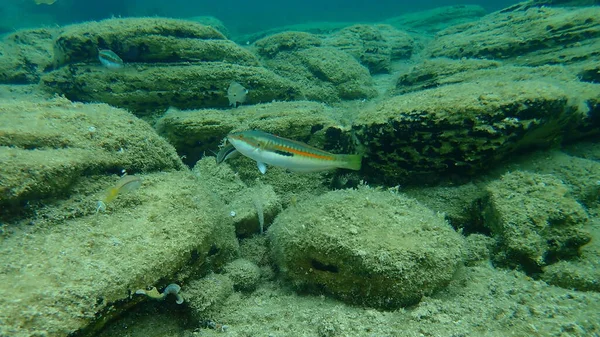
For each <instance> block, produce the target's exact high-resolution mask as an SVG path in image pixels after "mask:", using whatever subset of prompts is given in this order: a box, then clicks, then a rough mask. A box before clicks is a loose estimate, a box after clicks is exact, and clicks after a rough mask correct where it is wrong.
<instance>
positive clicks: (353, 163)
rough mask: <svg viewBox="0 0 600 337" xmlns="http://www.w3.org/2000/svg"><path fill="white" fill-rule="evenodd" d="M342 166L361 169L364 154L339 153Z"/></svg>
mask: <svg viewBox="0 0 600 337" xmlns="http://www.w3.org/2000/svg"><path fill="white" fill-rule="evenodd" d="M339 161H340V163H341V164H340V168H345V169H349V170H355V171H358V170H360V166H361V163H362V155H360V154H341V155H339Z"/></svg>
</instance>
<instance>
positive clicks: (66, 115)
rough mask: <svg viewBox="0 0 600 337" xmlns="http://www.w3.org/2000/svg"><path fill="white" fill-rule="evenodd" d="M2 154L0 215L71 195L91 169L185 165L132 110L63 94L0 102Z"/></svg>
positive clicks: (133, 169)
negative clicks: (37, 99)
mask: <svg viewBox="0 0 600 337" xmlns="http://www.w3.org/2000/svg"><path fill="white" fill-rule="evenodd" d="M0 158H1V160H0V161H1V162H2V165H0V181H2V184H0V205H1V206H0V207H1V209H2V210H1V211H0V214H1V215H2V216H6V215H7V214H8V213H12V212H22V211H25V208H23V207H22V206H23V205H25V204H27V203H29V202H31V203H38V202H40V200H43V199H46V198H52V197H63V196H67V195H69V194H70V193H72V190H71V189H72V185H73V184H74V183H76V182H77V181H78V180H79V179H81V178H83V177H86V176H89V175H94V174H107V173H113V174H121V170H126V171H127V172H128V173H130V174H136V173H140V172H149V171H158V170H170V169H182V168H183V164H182V163H181V160H180V159H179V158H178V156H177V153H176V152H175V150H174V149H173V147H172V146H171V145H169V144H168V143H167V142H166V141H165V140H164V139H162V138H161V137H160V136H158V135H157V134H156V133H155V131H154V130H153V129H152V128H151V127H150V126H149V125H148V124H146V123H144V122H143V121H141V120H139V119H137V118H135V117H134V116H133V115H131V114H130V113H128V112H126V111H124V110H120V109H116V108H113V107H110V106H108V105H105V104H81V103H72V102H70V101H68V100H66V99H60V98H59V99H56V100H53V101H41V102H28V101H19V100H14V101H4V102H2V103H0Z"/></svg>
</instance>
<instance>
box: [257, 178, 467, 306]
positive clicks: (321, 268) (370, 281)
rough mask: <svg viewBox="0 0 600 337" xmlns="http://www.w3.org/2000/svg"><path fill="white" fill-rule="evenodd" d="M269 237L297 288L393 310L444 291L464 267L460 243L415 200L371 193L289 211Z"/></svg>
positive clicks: (336, 196) (323, 199) (333, 196)
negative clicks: (460, 267) (456, 272)
mask: <svg viewBox="0 0 600 337" xmlns="http://www.w3.org/2000/svg"><path fill="white" fill-rule="evenodd" d="M268 233H269V235H270V238H271V240H272V249H273V257H274V259H275V261H276V262H277V264H278V266H279V268H280V269H281V272H282V273H283V274H284V275H285V276H286V277H287V278H288V279H289V280H290V281H291V282H292V283H293V284H294V285H295V286H297V287H299V288H300V289H303V290H308V291H310V292H313V293H320V292H322V291H324V292H326V293H330V294H332V295H334V296H335V297H338V298H340V299H342V300H344V301H347V302H351V303H356V304H361V305H368V306H375V307H381V308H387V309H393V308H397V307H400V306H406V305H410V304H414V303H417V302H419V300H420V299H421V297H422V296H426V295H431V294H432V293H434V292H435V291H437V290H440V289H442V288H443V287H444V286H446V284H447V283H448V282H449V281H450V280H451V279H452V277H453V274H454V272H455V270H456V268H457V266H458V265H459V264H460V263H461V247H462V239H461V237H460V236H459V235H458V234H457V233H456V232H454V230H453V229H452V227H450V226H449V225H448V223H447V222H446V221H445V220H444V218H443V215H441V214H436V213H434V212H432V211H431V210H429V209H427V208H425V207H424V206H422V205H420V204H419V203H417V202H416V201H414V200H412V199H409V198H406V197H404V196H402V195H398V194H394V193H390V192H388V191H377V190H373V189H369V188H359V189H358V190H338V191H333V192H329V193H327V194H325V195H323V196H320V197H317V198H314V199H312V200H308V201H305V202H302V203H299V204H298V205H297V206H296V207H290V208H288V209H286V210H284V211H283V212H282V213H281V214H280V215H279V216H278V217H277V218H276V219H275V222H274V223H273V225H272V226H271V228H270V229H269V232H268Z"/></svg>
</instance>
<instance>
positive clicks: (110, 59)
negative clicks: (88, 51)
mask: <svg viewBox="0 0 600 337" xmlns="http://www.w3.org/2000/svg"><path fill="white" fill-rule="evenodd" d="M98 60H100V63H102V65H103V66H105V67H107V68H111V69H118V68H122V67H123V60H121V58H120V57H119V55H117V54H115V52H113V51H112V50H108V49H100V50H98Z"/></svg>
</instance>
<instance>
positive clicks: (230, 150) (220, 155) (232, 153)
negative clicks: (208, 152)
mask: <svg viewBox="0 0 600 337" xmlns="http://www.w3.org/2000/svg"><path fill="white" fill-rule="evenodd" d="M237 155H239V152H238V151H237V150H236V149H235V147H234V146H233V145H231V143H227V145H225V146H223V147H222V148H221V149H220V150H219V152H217V164H221V163H222V162H224V161H225V160H227V159H229V158H234V157H236V156H237Z"/></svg>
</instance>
